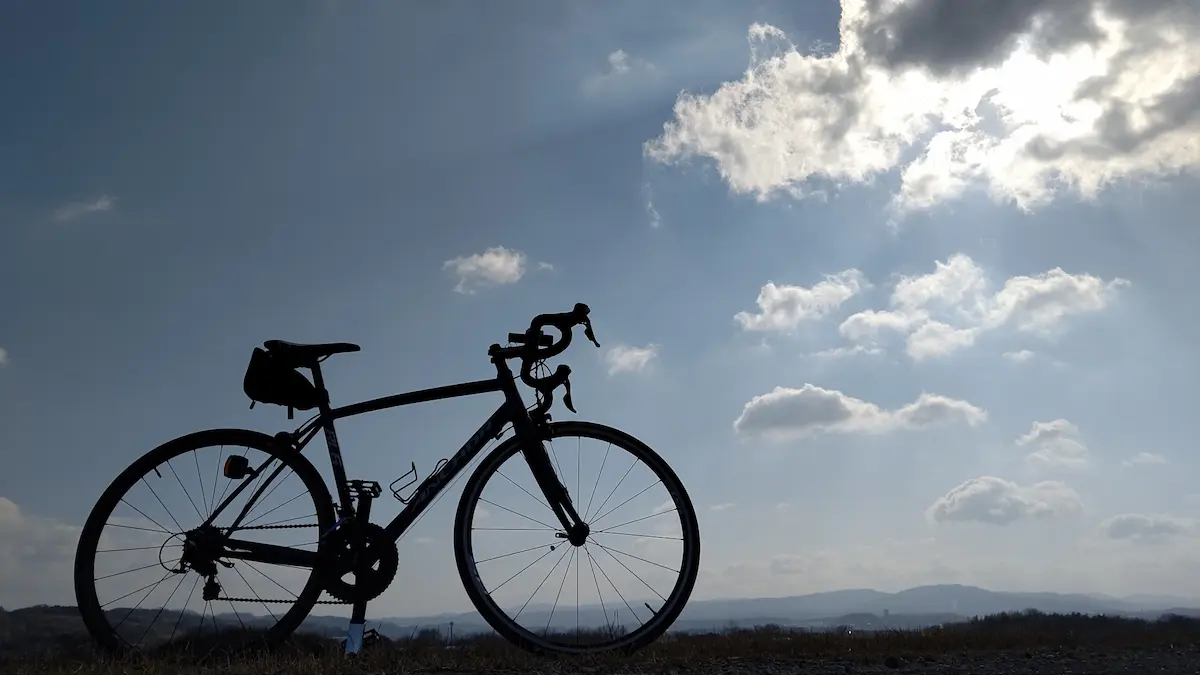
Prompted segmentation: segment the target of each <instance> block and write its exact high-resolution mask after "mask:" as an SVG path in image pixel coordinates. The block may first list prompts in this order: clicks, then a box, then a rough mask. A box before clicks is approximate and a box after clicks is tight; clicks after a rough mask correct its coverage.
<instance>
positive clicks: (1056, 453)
mask: <svg viewBox="0 0 1200 675" xmlns="http://www.w3.org/2000/svg"><path fill="white" fill-rule="evenodd" d="M1017 445H1018V446H1022V447H1025V446H1035V447H1036V448H1037V449H1036V450H1035V451H1033V452H1032V453H1030V454H1029V456H1028V457H1027V459H1028V460H1029V461H1031V462H1034V463H1037V464H1041V465H1044V466H1050V467H1066V468H1073V469H1078V468H1081V467H1084V466H1087V464H1088V461H1089V456H1090V453H1089V452H1088V449H1087V446H1086V445H1084V444H1083V442H1082V441H1081V440H1080V439H1079V427H1076V426H1075V425H1074V424H1071V423H1070V422H1068V421H1067V420H1064V419H1056V420H1052V421H1050V422H1034V423H1033V426H1032V427H1030V430H1029V433H1027V434H1025V435H1024V436H1021V437H1020V438H1018V439H1017Z"/></svg>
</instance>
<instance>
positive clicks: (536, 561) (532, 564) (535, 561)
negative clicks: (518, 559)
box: [488, 546, 554, 621]
mask: <svg viewBox="0 0 1200 675" xmlns="http://www.w3.org/2000/svg"><path fill="white" fill-rule="evenodd" d="M553 552H554V547H553V546H551V547H550V548H549V550H547V551H546V552H545V553H543V554H541V555H540V556H538V558H537V560H534V561H533V562H531V563H529V564H528V565H526V566H524V567H522V568H521V569H519V570H517V573H516V574H514V575H512V576H511V577H509V578H507V579H505V580H504V581H503V582H502V583H501V584H500V585H499V586H497V587H496V588H494V589H492V590H491V591H490V592H489V593H488V595H491V594H492V593H495V592H496V591H498V590H500V589H501V588H504V584H507V583H508V582H510V581H512V580H513V579H516V578H517V577H518V576H519V575H520V574H521V572H524V571H525V570H527V569H529V568H530V567H533V566H534V565H536V564H538V562H539V561H540V560H541V559H542V558H545V557H546V556H548V555H550V554H551V553H553ZM515 620H516V619H514V621H515Z"/></svg>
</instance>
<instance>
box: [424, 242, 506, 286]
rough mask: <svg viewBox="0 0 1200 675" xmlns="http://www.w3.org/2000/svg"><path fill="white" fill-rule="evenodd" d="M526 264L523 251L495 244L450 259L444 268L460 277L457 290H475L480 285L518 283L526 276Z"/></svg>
mask: <svg viewBox="0 0 1200 675" xmlns="http://www.w3.org/2000/svg"><path fill="white" fill-rule="evenodd" d="M525 264H526V258H525V254H524V253H521V252H520V251H514V250H510V249H507V248H505V247H503V246H494V247H492V248H489V249H487V250H485V251H484V252H483V253H475V254H472V255H469V256H462V257H458V258H454V259H453V260H447V261H446V262H444V263H442V267H443V268H444V269H447V270H449V271H450V272H451V273H452V274H453V275H454V276H455V277H457V278H458V284H457V285H455V287H454V290H456V291H458V292H459V293H473V292H474V289H475V288H477V287H480V286H495V285H501V284H515V283H517V282H518V281H520V280H521V277H523V276H525Z"/></svg>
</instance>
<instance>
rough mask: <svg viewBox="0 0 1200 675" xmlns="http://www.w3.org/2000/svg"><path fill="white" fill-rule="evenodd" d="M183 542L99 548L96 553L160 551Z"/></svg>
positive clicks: (175, 546)
mask: <svg viewBox="0 0 1200 675" xmlns="http://www.w3.org/2000/svg"><path fill="white" fill-rule="evenodd" d="M180 546H183V544H163V545H162V546H130V547H129V548H98V549H96V553H122V552H124V551H158V550H161V549H164V548H177V547H180Z"/></svg>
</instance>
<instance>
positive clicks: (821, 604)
mask: <svg viewBox="0 0 1200 675" xmlns="http://www.w3.org/2000/svg"><path fill="white" fill-rule="evenodd" d="M631 604H632V605H633V606H634V607H637V606H638V604H637V603H631ZM550 609H551V608H550V607H533V606H530V607H529V608H528V609H527V610H526V611H525V613H524V614H522V618H523V619H524V618H525V617H528V619H529V620H530V621H532V622H535V623H536V622H540V623H542V624H544V623H546V622H547V620H549V618H550ZM1027 609H1036V610H1038V611H1041V612H1044V613H1047V614H1070V613H1081V614H1108V615H1119V616H1128V617H1135V618H1145V619H1156V618H1158V617H1159V616H1161V615H1163V614H1178V615H1181V616H1192V617H1200V601H1196V600H1191V599H1188V598H1181V597H1172V596H1133V597H1127V598H1115V597H1111V596H1105V595H1100V594H1092V593H1089V594H1063V593H1036V592H1035V593H1013V592H1001V591H989V590H986V589H982V588H977V587H974V586H963V585H956V584H954V585H936V586H918V587H916V588H910V589H908V590H904V591H900V592H898V593H884V592H881V591H875V590H871V589H847V590H839V591H829V592H825V593H812V594H809V595H798V596H791V597H784V598H741V599H730V600H694V601H692V602H690V603H688V606H687V607H686V608H685V609H684V611H683V613H682V615H681V616H680V617H679V619H678V620H676V622H675V624H674V625H673V626H672V628H671V630H672V631H676V632H712V631H721V630H725V629H729V628H748V627H753V626H763V625H767V624H776V625H779V626H790V627H799V628H812V629H824V628H832V627H835V626H847V627H851V628H853V629H854V630H859V631H871V630H879V629H883V628H892V629H902V628H921V627H926V626H933V625H938V624H946V623H955V622H961V621H967V620H969V619H971V618H972V617H982V616H988V615H993V614H999V613H1002V612H1023V611H1025V610H1027ZM609 611H610V612H611V611H612V608H609ZM142 613H145V614H146V615H147V617H149V616H152V615H153V613H152V611H151V610H139V612H138V614H137V615H135V616H134V620H137V619H138V616H140V615H141V614H142ZM568 614H569V615H570V616H566V615H568ZM175 616H178V614H175ZM199 618H200V617H199V615H198V614H195V613H184V615H183V617H181V621H180V623H181V626H183V627H187V626H189V625H195V624H198V622H199ZM217 618H218V620H224V621H227V622H228V623H230V624H232V625H236V624H235V623H234V622H235V621H236V619H235V618H234V617H233V616H232V615H229V616H228V617H226V616H223V615H217ZM255 618H256V619H261V617H255ZM553 618H554V621H553V622H552V624H551V625H552V626H553V627H557V628H560V629H570V628H573V627H574V624H575V612H573V611H572V612H561V611H560V612H557V613H556V614H555V615H554V617H553ZM580 618H581V619H582V623H583V624H584V625H591V626H600V625H603V623H604V614H603V612H602V610H601V608H600V607H598V606H597V607H594V608H583V609H582V611H581V612H580ZM241 619H242V620H243V621H245V622H247V623H249V622H250V621H251V620H252V619H251V617H248V616H246V615H245V614H243V615H242V616H241ZM619 619H620V620H621V621H622V622H628V621H629V620H630V619H629V617H626V616H621V617H619ZM347 622H348V619H347V618H346V617H345V616H330V615H321V614H316V615H311V616H309V617H308V619H306V620H305V623H304V625H303V627H302V628H301V630H302V631H303V632H308V633H315V634H318V635H324V636H328V637H331V638H333V637H341V636H343V635H344V634H345V630H346V624H347ZM451 622H453V624H454V634H455V635H457V636H467V635H471V634H474V633H486V632H491V627H490V626H488V625H487V623H486V622H485V621H484V620H483V618H482V617H480V616H479V614H477V613H476V612H464V613H457V614H437V615H427V616H416V617H384V618H375V617H374V616H372V614H371V612H370V609H369V608H368V626H369V627H371V628H375V629H376V630H378V631H379V632H380V633H381V634H383V635H385V636H387V637H390V638H404V637H409V636H411V635H413V634H415V633H417V632H418V631H421V630H429V629H434V630H438V631H439V632H441V633H443V634H446V633H448V632H449V627H450V623H451ZM83 636H84V629H83V622H82V621H81V620H80V619H79V614H78V611H77V610H76V609H75V608H74V607H49V606H37V607H27V608H23V609H18V610H13V611H4V610H3V609H0V650H7V649H14V648H17V647H21V648H27V647H28V646H30V645H41V646H43V647H52V648H53V647H56V646H58V645H62V644H69V643H75V644H78V643H79V642H80V638H82V637H83Z"/></svg>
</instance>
